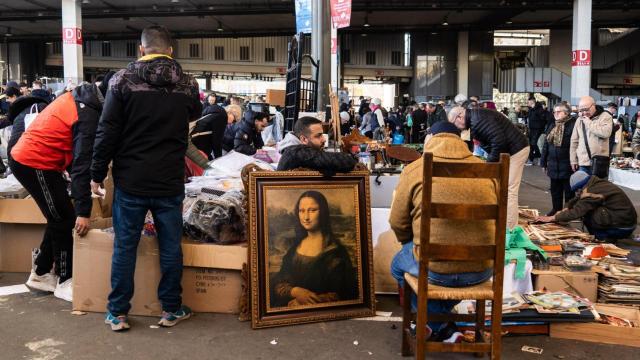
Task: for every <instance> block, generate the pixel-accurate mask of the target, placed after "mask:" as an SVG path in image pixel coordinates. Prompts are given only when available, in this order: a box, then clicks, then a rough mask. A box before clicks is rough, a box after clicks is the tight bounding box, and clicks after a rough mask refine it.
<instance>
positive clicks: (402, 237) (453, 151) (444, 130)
mask: <svg viewBox="0 0 640 360" xmlns="http://www.w3.org/2000/svg"><path fill="white" fill-rule="evenodd" d="M431 130H432V134H433V137H431V138H430V139H428V140H427V142H426V143H425V148H424V151H425V152H431V153H433V157H434V161H436V162H437V161H447V162H463V163H464V162H468V163H476V162H482V160H480V159H478V158H476V157H474V156H473V154H472V153H471V152H470V151H469V148H468V147H467V144H466V143H465V142H464V141H463V140H462V139H461V138H460V135H459V134H460V130H458V129H457V128H456V127H455V125H453V124H451V123H449V122H447V121H440V122H437V123H436V124H435V125H433V127H432V128H431ZM422 172H423V160H422V158H420V159H418V160H416V161H414V162H413V163H411V164H409V166H407V167H406V168H405V169H404V171H403V172H402V175H400V180H399V182H398V186H397V188H396V192H395V196H394V200H393V204H392V206H391V214H390V217H389V223H390V225H391V229H393V231H394V232H395V234H396V237H397V238H398V240H399V241H400V242H401V243H402V244H403V247H402V250H400V252H398V254H396V256H395V257H394V259H393V261H392V263H391V273H392V275H393V277H394V278H395V279H396V280H397V281H398V284H399V285H400V287H401V288H402V286H403V284H404V280H403V278H404V274H405V273H409V274H411V275H414V276H418V260H417V259H418V253H419V252H418V249H419V246H420V218H421V216H422V213H421V205H422ZM432 186H433V192H432V200H433V202H438V203H450V204H455V203H469V202H471V203H476V204H496V203H497V195H496V194H497V186H496V184H495V183H494V182H493V181H491V180H488V179H484V180H481V179H455V178H447V179H444V178H434V179H433V185H432ZM494 229H495V225H494V223H493V222H492V221H465V220H449V219H433V220H431V240H430V241H431V243H435V244H448V245H455V244H466V245H489V244H493V243H494V240H493V237H494ZM491 275H492V269H491V263H490V262H430V263H429V274H428V276H429V282H430V283H433V284H436V285H440V286H447V287H465V286H471V285H475V284H479V283H482V282H484V281H486V280H488V279H489V278H490V277H491ZM405 301H411V302H412V305H413V307H414V308H416V299H415V298H414V299H405ZM458 302H459V301H452V300H447V301H436V300H434V301H429V302H428V309H429V313H431V314H434V313H441V314H442V313H449V312H451V309H453V307H454V306H455V305H456V304H457V303H458ZM429 327H430V329H432V330H433V331H435V332H436V333H435V334H433V336H432V338H433V339H435V340H442V341H447V342H453V341H458V339H459V336H458V335H457V334H459V333H458V332H457V331H456V328H455V324H453V323H449V324H445V325H443V324H442V323H436V322H429Z"/></svg>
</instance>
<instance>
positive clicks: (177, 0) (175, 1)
mask: <svg viewBox="0 0 640 360" xmlns="http://www.w3.org/2000/svg"><path fill="white" fill-rule="evenodd" d="M179 2H180V0H171V3H173V4H177V3H179Z"/></svg>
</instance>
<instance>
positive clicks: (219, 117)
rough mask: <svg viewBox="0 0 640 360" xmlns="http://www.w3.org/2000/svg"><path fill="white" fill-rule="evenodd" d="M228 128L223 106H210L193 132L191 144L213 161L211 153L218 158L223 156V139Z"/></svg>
mask: <svg viewBox="0 0 640 360" xmlns="http://www.w3.org/2000/svg"><path fill="white" fill-rule="evenodd" d="M226 127H227V112H226V111H225V110H224V108H223V107H222V106H218V105H209V106H207V107H206V108H205V109H204V111H203V112H202V118H200V120H198V122H197V123H196V126H194V127H193V130H191V136H192V137H191V142H192V143H193V145H195V146H196V147H197V148H198V150H200V151H202V152H203V153H205V154H207V158H208V159H209V160H213V156H211V152H212V151H213V155H214V156H215V157H216V158H219V157H221V156H222V139H223V137H224V131H225V129H226Z"/></svg>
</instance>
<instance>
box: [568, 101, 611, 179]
mask: <svg viewBox="0 0 640 360" xmlns="http://www.w3.org/2000/svg"><path fill="white" fill-rule="evenodd" d="M578 114H579V117H578V120H577V121H576V126H575V127H574V128H573V133H572V134H571V147H570V149H569V151H570V152H569V156H570V160H571V167H572V168H573V171H577V170H578V169H579V170H582V171H584V172H586V173H587V174H589V175H591V174H592V170H593V169H592V168H591V159H592V158H593V157H594V156H597V155H600V156H609V137H610V136H611V131H612V129H613V118H612V117H611V114H609V113H608V112H606V111H604V109H603V108H602V106H600V105H596V101H595V100H594V99H593V98H592V97H591V96H583V97H581V98H580V103H579V104H578Z"/></svg>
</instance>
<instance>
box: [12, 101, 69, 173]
mask: <svg viewBox="0 0 640 360" xmlns="http://www.w3.org/2000/svg"><path fill="white" fill-rule="evenodd" d="M76 121H78V110H77V109H76V102H75V100H74V98H73V94H72V93H71V92H68V93H65V94H64V95H62V96H60V97H59V98H57V99H56V100H55V101H54V102H52V103H51V104H50V105H49V106H47V107H46V108H45V109H44V110H43V111H42V112H41V113H40V114H38V116H37V117H36V118H35V120H33V122H32V123H31V126H29V128H28V129H27V131H25V132H24V134H22V136H21V137H20V140H18V143H17V144H16V145H15V146H14V147H13V149H12V150H11V156H12V157H13V159H14V160H16V161H17V162H19V163H21V164H22V165H25V166H28V167H31V168H34V169H38V170H53V171H65V170H66V169H67V168H68V167H69V165H71V161H72V160H73V129H72V127H73V124H75V123H76Z"/></svg>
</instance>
